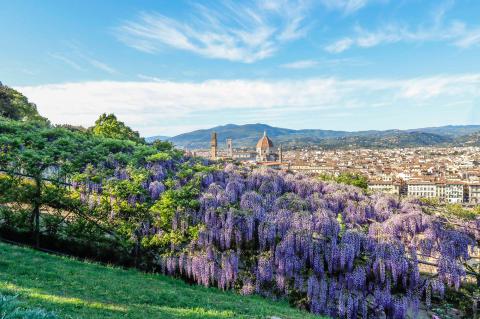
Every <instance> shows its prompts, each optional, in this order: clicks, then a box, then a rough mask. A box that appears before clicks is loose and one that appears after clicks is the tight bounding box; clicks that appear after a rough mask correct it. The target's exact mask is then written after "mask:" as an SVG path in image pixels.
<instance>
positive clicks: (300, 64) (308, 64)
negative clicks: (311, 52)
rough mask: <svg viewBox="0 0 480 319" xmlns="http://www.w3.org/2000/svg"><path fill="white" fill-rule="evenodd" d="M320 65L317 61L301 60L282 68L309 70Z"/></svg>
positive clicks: (283, 65) (284, 65)
mask: <svg viewBox="0 0 480 319" xmlns="http://www.w3.org/2000/svg"><path fill="white" fill-rule="evenodd" d="M317 65H318V61H315V60H300V61H295V62H291V63H286V64H282V65H281V67H282V68H287V69H308V68H313V67H315V66H317Z"/></svg>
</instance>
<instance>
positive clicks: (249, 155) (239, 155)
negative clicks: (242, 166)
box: [232, 151, 257, 162]
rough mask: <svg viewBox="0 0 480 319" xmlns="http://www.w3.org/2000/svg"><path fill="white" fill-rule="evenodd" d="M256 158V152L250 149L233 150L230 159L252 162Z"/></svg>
mask: <svg viewBox="0 0 480 319" xmlns="http://www.w3.org/2000/svg"><path fill="white" fill-rule="evenodd" d="M256 158H257V152H252V151H235V152H234V153H233V154H232V159H234V160H236V161H241V162H253V161H255V159H256Z"/></svg>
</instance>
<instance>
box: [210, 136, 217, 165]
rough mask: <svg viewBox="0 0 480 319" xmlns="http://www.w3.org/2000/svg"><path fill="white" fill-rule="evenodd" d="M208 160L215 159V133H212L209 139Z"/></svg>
mask: <svg viewBox="0 0 480 319" xmlns="http://www.w3.org/2000/svg"><path fill="white" fill-rule="evenodd" d="M210 158H211V159H212V160H216V159H217V132H213V133H212V135H211V137H210Z"/></svg>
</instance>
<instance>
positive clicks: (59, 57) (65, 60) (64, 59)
mask: <svg viewBox="0 0 480 319" xmlns="http://www.w3.org/2000/svg"><path fill="white" fill-rule="evenodd" d="M48 55H49V56H50V57H52V58H54V59H56V60H59V61H61V62H63V63H65V64H67V65H69V66H70V67H72V68H74V69H75V70H77V71H85V69H84V68H83V67H82V66H80V64H78V63H77V62H75V61H73V60H71V59H69V58H67V57H66V56H64V55H62V54H58V53H49V54H48Z"/></svg>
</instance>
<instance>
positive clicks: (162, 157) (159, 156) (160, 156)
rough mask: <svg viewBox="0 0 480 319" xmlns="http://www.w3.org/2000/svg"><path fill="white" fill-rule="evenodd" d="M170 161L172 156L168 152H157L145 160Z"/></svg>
mask: <svg viewBox="0 0 480 319" xmlns="http://www.w3.org/2000/svg"><path fill="white" fill-rule="evenodd" d="M171 159H172V155H171V154H170V153H168V152H159V153H156V154H153V155H150V156H149V157H147V158H146V160H147V162H157V161H169V160H171Z"/></svg>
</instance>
